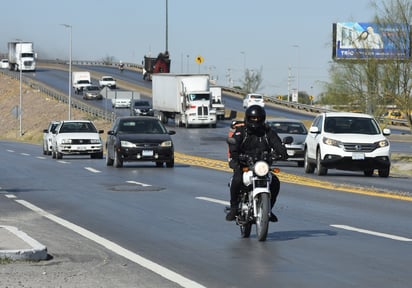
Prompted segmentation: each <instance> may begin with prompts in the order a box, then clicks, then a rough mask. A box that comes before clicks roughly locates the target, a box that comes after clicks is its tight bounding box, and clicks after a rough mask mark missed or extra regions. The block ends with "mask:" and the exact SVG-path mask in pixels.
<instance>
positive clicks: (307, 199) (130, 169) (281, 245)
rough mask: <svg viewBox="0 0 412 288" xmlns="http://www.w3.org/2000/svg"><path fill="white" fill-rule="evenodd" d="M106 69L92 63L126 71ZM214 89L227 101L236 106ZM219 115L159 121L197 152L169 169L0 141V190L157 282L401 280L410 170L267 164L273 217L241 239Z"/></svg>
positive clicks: (45, 76)
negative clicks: (265, 230) (322, 170)
mask: <svg viewBox="0 0 412 288" xmlns="http://www.w3.org/2000/svg"><path fill="white" fill-rule="evenodd" d="M103 72H107V73H103ZM116 72H117V71H112V73H110V71H109V70H104V71H102V72H101V73H103V74H108V75H113V76H115V77H116V78H117V79H121V77H130V79H133V78H134V77H135V75H136V74H134V75H133V74H132V72H126V71H125V72H126V73H125V72H123V73H124V74H122V75H124V76H122V75H120V74H119V75H117V74H115V73H116ZM128 73H131V74H130V75H129V74H128ZM35 77H36V79H38V80H40V81H42V82H45V83H47V84H48V85H50V86H52V87H55V88H56V89H59V90H61V91H67V85H68V75H67V72H57V71H55V70H50V69H44V70H43V69H39V71H38V72H36V73H35ZM130 81H136V83H137V85H138V83H139V81H140V80H139V79H138V78H137V77H136V80H130ZM146 83H147V82H146ZM149 83H150V82H149ZM144 85H149V84H144ZM226 96H227V95H225V101H226V103H227V104H228V105H230V106H232V105H233V108H236V105H239V103H240V101H239V102H236V99H231V98H226ZM74 97H77V96H74ZM232 101H233V103H232ZM280 113H291V114H287V115H288V117H295V115H294V113H293V112H286V111H285V110H279V109H275V108H270V109H268V114H269V115H272V114H273V115H279V114H280ZM299 115H300V114H299ZM300 117H302V118H305V117H311V116H306V115H303V116H300ZM302 118H299V119H302ZM51 120H52V119H51ZM303 120H306V118H305V119H303ZM228 125H229V121H221V122H219V123H218V125H217V128H215V129H213V128H199V129H197V128H193V129H186V128H178V127H174V126H173V125H172V123H171V124H170V125H169V129H174V130H176V131H177V133H176V135H174V136H173V140H174V143H175V146H176V151H178V152H183V153H185V154H188V155H194V156H198V157H200V156H202V157H204V158H207V159H199V158H195V157H193V158H190V157H189V156H188V158H190V159H189V160H187V161H186V160H184V159H185V155H180V154H179V157H178V159H179V161H177V163H176V165H175V167H174V168H173V169H167V168H160V169H159V168H156V167H155V165H154V164H153V163H140V164H139V163H132V164H128V163H126V165H125V167H124V168H122V169H116V168H113V167H106V165H105V161H104V160H99V159H89V158H88V157H64V158H63V159H62V160H55V159H51V157H49V156H44V155H42V153H41V148H40V146H38V145H31V144H23V143H11V142H0V159H2V162H3V163H8V165H7V169H5V168H6V166H4V165H3V169H2V173H1V176H0V187H1V193H0V197H3V196H4V195H5V194H7V195H14V196H15V197H16V198H15V199H16V200H13V201H20V202H18V203H19V204H20V203H30V205H27V206H25V207H27V209H34V210H38V209H36V208H35V207H37V208H40V209H42V210H41V211H43V212H42V213H41V214H42V215H46V216H47V217H48V218H49V219H54V220H56V221H57V220H59V219H60V220H64V221H58V222H59V223H58V224H59V225H62V224H66V225H67V224H68V223H70V224H73V225H67V227H66V226H65V228H67V229H70V231H71V232H72V233H73V235H74V234H81V233H84V235H83V234H81V235H83V236H84V237H85V239H84V241H93V242H95V243H96V245H102V242H104V241H111V242H110V243H114V244H116V245H110V249H112V251H113V252H114V253H118V254H121V255H125V256H124V257H127V259H129V260H130V261H133V262H135V263H137V264H138V267H141V269H142V270H143V271H145V270H146V269H148V270H151V271H152V272H154V274H155V275H156V276H155V277H158V278H159V279H160V278H161V279H166V283H168V284H167V285H165V286H164V287H175V285H176V284H177V285H180V286H183V287H225V286H226V287H350V286H353V287H409V285H410V282H411V281H412V275H411V274H410V273H409V270H410V269H409V266H410V264H411V260H410V259H411V253H412V252H411V251H412V250H411V245H412V229H411V225H410V219H411V217H412V209H411V208H412V198H411V197H410V196H411V195H410V193H411V190H410V187H412V178H410V177H409V178H408V177H400V176H397V175H394V176H393V175H391V176H390V177H389V178H380V177H377V176H374V177H364V176H363V174H362V173H354V172H343V171H333V170H331V171H329V173H328V176H326V177H318V176H316V175H306V174H304V172H303V169H302V168H298V167H297V166H296V164H294V163H290V162H282V163H279V167H280V168H281V170H282V174H281V175H280V178H281V179H282V184H281V192H280V196H279V199H278V202H277V203H276V205H275V208H274V212H275V214H276V215H277V216H278V218H279V219H280V221H279V222H278V223H271V224H270V228H269V235H268V240H267V241H266V242H258V241H257V240H256V238H255V234H254V233H252V237H251V238H250V239H242V238H241V237H240V232H239V229H238V227H237V226H236V225H235V224H234V223H233V222H226V221H225V220H224V216H225V215H224V213H223V209H224V207H225V206H226V205H228V199H229V195H228V187H227V182H228V180H229V178H230V175H231V173H230V171H228V170H227V167H226V166H225V165H224V164H225V163H224V161H225V158H226V144H225V138H226V133H227V129H228ZM402 145H406V146H405V147H406V148H405V149H407V148H408V147H409V148H410V146H407V145H410V143H403V144H401V145H400V147H402ZM400 149H403V148H400ZM409 151H410V150H409ZM208 159H212V160H208ZM219 163H220V164H222V163H223V166H224V167H226V170H225V169H221V167H222V166H219ZM345 185H350V186H351V187H348V186H345ZM372 189H375V190H372ZM0 201H1V200H0ZM32 205H34V206H32ZM6 209H7V208H6ZM7 212H8V211H2V213H7ZM80 228H81V229H80ZM33 229H35V227H33ZM96 236H99V237H96ZM86 238H87V239H86ZM38 240H40V242H41V240H42V239H38ZM125 250H126V251H127V252H128V253H125V254H122V253H123V252H124V251H125ZM50 253H51V254H53V251H50ZM155 264H156V265H155ZM139 271H140V270H139ZM152 272H151V273H152ZM147 273H149V272H147ZM159 279H157V280H153V281H158V280H159ZM167 281H169V282H167ZM153 283H155V282H153ZM156 283H157V282H156ZM169 284H170V285H169ZM147 286H148V287H150V286H151V285H150V283H149V284H148V285H147Z"/></svg>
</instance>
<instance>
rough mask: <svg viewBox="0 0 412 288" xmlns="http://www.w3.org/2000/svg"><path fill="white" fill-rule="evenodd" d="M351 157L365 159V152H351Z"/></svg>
mask: <svg viewBox="0 0 412 288" xmlns="http://www.w3.org/2000/svg"><path fill="white" fill-rule="evenodd" d="M352 159H353V160H364V159H365V153H360V152H353V153H352Z"/></svg>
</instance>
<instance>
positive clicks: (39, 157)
mask: <svg viewBox="0 0 412 288" xmlns="http://www.w3.org/2000/svg"><path fill="white" fill-rule="evenodd" d="M36 158H37V159H47V157H43V156H37V157H36Z"/></svg>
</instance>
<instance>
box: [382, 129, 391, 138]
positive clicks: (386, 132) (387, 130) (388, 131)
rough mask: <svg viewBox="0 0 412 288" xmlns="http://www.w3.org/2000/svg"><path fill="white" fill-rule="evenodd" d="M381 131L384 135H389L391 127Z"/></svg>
mask: <svg viewBox="0 0 412 288" xmlns="http://www.w3.org/2000/svg"><path fill="white" fill-rule="evenodd" d="M382 133H383V135H385V136H389V135H391V129H389V128H384V129H383V131H382Z"/></svg>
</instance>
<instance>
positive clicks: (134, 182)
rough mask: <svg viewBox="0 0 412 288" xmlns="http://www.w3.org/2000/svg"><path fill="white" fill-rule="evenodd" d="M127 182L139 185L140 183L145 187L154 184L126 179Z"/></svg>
mask: <svg viewBox="0 0 412 288" xmlns="http://www.w3.org/2000/svg"><path fill="white" fill-rule="evenodd" d="M126 182H127V183H130V184H137V185H140V186H143V187H150V186H152V185H150V184H145V183H141V182H137V181H126Z"/></svg>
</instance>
